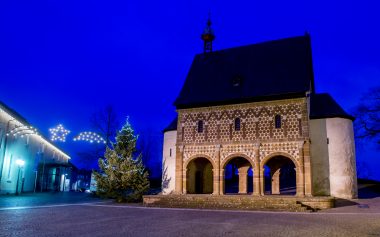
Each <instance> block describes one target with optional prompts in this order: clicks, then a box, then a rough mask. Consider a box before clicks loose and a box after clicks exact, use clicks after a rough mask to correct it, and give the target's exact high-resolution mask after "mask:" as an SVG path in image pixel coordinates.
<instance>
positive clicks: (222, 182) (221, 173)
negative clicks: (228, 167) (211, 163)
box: [219, 169, 224, 195]
mask: <svg viewBox="0 0 380 237" xmlns="http://www.w3.org/2000/svg"><path fill="white" fill-rule="evenodd" d="M219 174H220V175H219V178H220V182H219V191H220V195H224V169H220V170H219Z"/></svg>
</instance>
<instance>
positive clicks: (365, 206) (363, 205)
mask: <svg viewBox="0 0 380 237" xmlns="http://www.w3.org/2000/svg"><path fill="white" fill-rule="evenodd" d="M358 208H369V205H368V204H359V205H358Z"/></svg>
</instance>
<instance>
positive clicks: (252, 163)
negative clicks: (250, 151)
mask: <svg viewBox="0 0 380 237" xmlns="http://www.w3.org/2000/svg"><path fill="white" fill-rule="evenodd" d="M236 157H243V158H245V159H246V160H247V161H248V162H249V163H250V164H251V166H252V168H256V167H255V162H254V160H252V158H251V157H250V156H248V155H246V154H244V153H234V154H231V155H228V156H227V157H226V158H224V159H223V162H222V163H221V164H220V167H221V169H225V168H226V165H227V164H228V162H230V161H231V160H232V159H234V158H236Z"/></svg>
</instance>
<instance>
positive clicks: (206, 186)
mask: <svg viewBox="0 0 380 237" xmlns="http://www.w3.org/2000/svg"><path fill="white" fill-rule="evenodd" d="M214 171H215V170H214V162H213V160H212V159H211V157H209V156H207V155H195V156H192V157H191V158H190V159H189V160H187V162H185V166H184V177H185V178H184V193H194V194H211V193H212V192H213V189H214Z"/></svg>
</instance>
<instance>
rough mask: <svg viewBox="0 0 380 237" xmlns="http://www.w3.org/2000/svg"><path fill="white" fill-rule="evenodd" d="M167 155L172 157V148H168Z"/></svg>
mask: <svg viewBox="0 0 380 237" xmlns="http://www.w3.org/2000/svg"><path fill="white" fill-rule="evenodd" d="M169 156H170V157H172V149H171V148H170V151H169Z"/></svg>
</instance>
